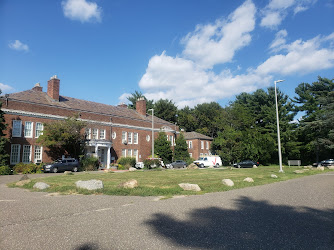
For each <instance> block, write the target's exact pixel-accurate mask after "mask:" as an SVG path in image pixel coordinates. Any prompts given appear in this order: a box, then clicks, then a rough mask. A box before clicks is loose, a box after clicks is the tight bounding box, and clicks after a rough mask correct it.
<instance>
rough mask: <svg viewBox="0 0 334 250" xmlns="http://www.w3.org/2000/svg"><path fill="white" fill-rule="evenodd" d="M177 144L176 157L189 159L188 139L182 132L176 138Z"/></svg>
mask: <svg viewBox="0 0 334 250" xmlns="http://www.w3.org/2000/svg"><path fill="white" fill-rule="evenodd" d="M175 144H176V145H175V146H174V159H175V160H183V161H187V160H188V159H189V158H190V156H189V152H188V145H187V141H186V139H185V138H184V136H183V134H182V133H180V135H179V136H178V137H177V138H176V140H175Z"/></svg>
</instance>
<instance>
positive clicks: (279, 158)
mask: <svg viewBox="0 0 334 250" xmlns="http://www.w3.org/2000/svg"><path fill="white" fill-rule="evenodd" d="M283 81H284V80H277V81H275V102H276V120H277V142H278V160H279V173H283V172H284V171H283V166H282V151H281V136H280V131H279V117H278V104H277V90H276V83H278V82H283Z"/></svg>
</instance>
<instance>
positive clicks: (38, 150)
mask: <svg viewBox="0 0 334 250" xmlns="http://www.w3.org/2000/svg"><path fill="white" fill-rule="evenodd" d="M34 159H35V163H36V162H42V147H41V146H35V153H34Z"/></svg>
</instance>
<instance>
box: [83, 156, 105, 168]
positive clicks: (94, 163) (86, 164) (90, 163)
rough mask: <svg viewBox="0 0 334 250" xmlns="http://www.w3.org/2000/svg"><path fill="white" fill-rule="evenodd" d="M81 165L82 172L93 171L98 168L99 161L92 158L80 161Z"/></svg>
mask: <svg viewBox="0 0 334 250" xmlns="http://www.w3.org/2000/svg"><path fill="white" fill-rule="evenodd" d="M81 164H82V170H84V171H95V170H97V169H98V168H99V166H100V162H99V159H98V158H96V157H93V156H91V157H86V158H84V159H82V161H81Z"/></svg>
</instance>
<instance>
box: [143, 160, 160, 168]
mask: <svg viewBox="0 0 334 250" xmlns="http://www.w3.org/2000/svg"><path fill="white" fill-rule="evenodd" d="M144 166H145V168H148V169H151V168H155V167H160V166H161V164H160V160H159V159H145V160H144Z"/></svg>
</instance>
